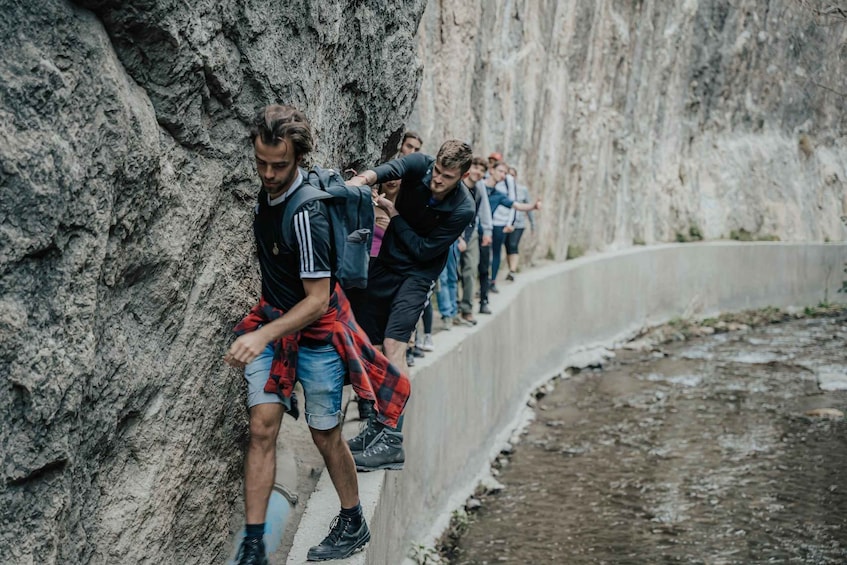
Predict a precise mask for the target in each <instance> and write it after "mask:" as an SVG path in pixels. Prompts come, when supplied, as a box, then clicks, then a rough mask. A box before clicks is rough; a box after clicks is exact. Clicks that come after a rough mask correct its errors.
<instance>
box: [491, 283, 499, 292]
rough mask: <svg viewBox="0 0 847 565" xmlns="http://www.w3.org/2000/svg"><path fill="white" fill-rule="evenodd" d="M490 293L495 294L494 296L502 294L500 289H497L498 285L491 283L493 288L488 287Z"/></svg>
mask: <svg viewBox="0 0 847 565" xmlns="http://www.w3.org/2000/svg"><path fill="white" fill-rule="evenodd" d="M488 292H493V293H494V294H499V293H500V289H499V288H497V285H496V284H494V283H491V286H489V287H488Z"/></svg>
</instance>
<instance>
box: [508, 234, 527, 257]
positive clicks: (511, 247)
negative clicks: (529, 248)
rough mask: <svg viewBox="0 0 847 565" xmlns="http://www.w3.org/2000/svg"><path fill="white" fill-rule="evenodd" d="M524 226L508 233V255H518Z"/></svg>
mask: <svg viewBox="0 0 847 565" xmlns="http://www.w3.org/2000/svg"><path fill="white" fill-rule="evenodd" d="M523 230H524V228H515V231H513V232H511V233H507V234H506V255H517V254H518V245H520V243H521V236H522V235H523Z"/></svg>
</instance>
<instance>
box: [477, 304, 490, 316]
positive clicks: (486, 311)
mask: <svg viewBox="0 0 847 565" xmlns="http://www.w3.org/2000/svg"><path fill="white" fill-rule="evenodd" d="M479 313H480V314H491V308H489V307H488V302H481V303H480V304H479Z"/></svg>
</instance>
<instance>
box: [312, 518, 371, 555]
mask: <svg viewBox="0 0 847 565" xmlns="http://www.w3.org/2000/svg"><path fill="white" fill-rule="evenodd" d="M370 539H371V532H370V531H369V530H368V525H367V523H365V519H364V518H361V523H360V524H359V526H358V527H356V526H354V525H353V521H352V520H350V519H349V518H344V517H343V516H341V515H340V514H339V515H338V516H336V517H335V519H334V520H333V521H332V525H330V527H329V533H328V534H327V536H326V537H325V538H324V540H323V541H322V542H321V543H320V544H319V545H316V546H314V547H310V548H309V553H308V554H307V555H306V561H329V560H330V559H345V558H347V557H350V556H351V555H353V554H354V553H356V552H357V551H359V550H360V549H362V548H363V547H365V544H366V543H368V540H370Z"/></svg>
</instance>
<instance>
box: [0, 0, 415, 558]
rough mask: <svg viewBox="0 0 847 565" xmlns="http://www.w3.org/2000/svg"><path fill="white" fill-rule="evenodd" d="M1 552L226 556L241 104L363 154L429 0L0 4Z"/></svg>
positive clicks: (241, 418) (244, 201)
mask: <svg viewBox="0 0 847 565" xmlns="http://www.w3.org/2000/svg"><path fill="white" fill-rule="evenodd" d="M0 7H2V10H0V11H2V14H3V17H2V18H1V19H0V38H2V44H3V47H4V52H5V53H6V55H5V56H4V57H3V60H2V62H0V418H2V420H3V424H2V426H0V462H2V467H0V469H2V481H0V518H2V523H3V528H2V530H1V531H0V563H16V564H17V563H21V564H23V563H88V562H91V563H153V562H155V563H203V564H207V563H213V562H222V561H223V556H224V552H225V551H226V549H227V548H226V546H227V543H228V537H229V521H230V517H231V516H232V514H233V505H234V504H235V501H236V499H237V497H238V492H239V490H240V488H241V476H242V471H241V464H240V461H241V457H242V448H243V443H244V438H245V432H246V426H245V419H246V412H245V409H244V403H243V392H242V383H241V380H242V379H241V376H240V375H239V374H238V373H237V372H236V371H234V370H228V369H227V368H225V366H224V365H223V364H222V362H221V357H222V355H223V353H224V351H225V347H226V346H227V345H228V343H229V342H230V341H231V335H230V328H231V327H232V325H233V324H234V323H235V322H236V321H237V320H238V319H239V318H240V316H241V315H243V314H244V313H245V312H246V310H247V309H248V308H249V306H250V305H251V303H252V302H253V301H254V300H255V299H256V298H257V296H258V292H259V287H258V269H257V266H256V264H255V260H254V258H253V247H252V245H253V244H252V234H251V228H250V222H251V214H252V208H253V203H254V200H255V193H256V191H257V182H256V179H255V173H254V171H253V169H252V152H251V149H250V146H249V142H248V141H247V139H246V124H247V122H248V121H249V120H250V118H251V117H252V115H253V114H254V112H255V111H256V109H258V108H259V107H261V106H264V105H265V104H268V103H271V102H276V101H280V102H285V103H291V104H293V105H295V106H297V107H299V108H301V109H303V110H304V111H305V112H306V113H307V115H309V116H310V118H311V119H312V123H313V126H314V130H315V133H316V139H317V151H316V154H315V155H314V156H313V161H314V162H315V163H319V164H323V165H325V166H341V165H346V166H349V165H353V166H361V164H362V163H368V164H370V163H372V162H373V161H375V160H376V159H377V157H378V156H379V155H380V153H381V152H382V151H383V147H382V144H383V142H384V141H385V140H386V139H388V138H389V137H390V136H391V135H392V134H394V135H395V140H396V135H397V132H398V131H399V130H400V129H402V126H403V122H404V120H405V118H406V117H407V116H408V114H409V112H410V111H411V106H412V104H413V102H414V99H415V94H416V92H417V87H418V84H419V82H420V76H421V68H420V64H419V63H418V62H417V60H416V56H415V41H414V33H415V29H416V27H417V25H418V21H419V18H420V15H421V13H422V11H423V4H422V2H406V1H403V2H401V1H399V0H398V1H395V2H389V3H386V2H381V1H376V0H364V1H359V0H357V1H355V2H354V1H352V0H350V1H341V0H339V1H331V0H300V1H296V2H267V1H264V0H261V1H260V0H248V1H241V0H238V1H236V0H198V1H196V2H168V1H156V0H137V1H130V2H117V1H105V0H104V1H98V0H87V1H83V0H80V1H78V2H75V3H71V2H63V1H58V0H44V1H39V2H17V1H9V0H7V1H0Z"/></svg>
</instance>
